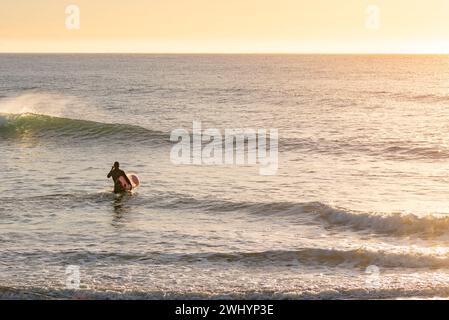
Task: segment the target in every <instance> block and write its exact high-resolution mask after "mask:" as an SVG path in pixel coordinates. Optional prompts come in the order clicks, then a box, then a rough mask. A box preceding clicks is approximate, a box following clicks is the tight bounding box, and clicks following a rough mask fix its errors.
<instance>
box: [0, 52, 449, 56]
mask: <svg viewBox="0 0 449 320" xmlns="http://www.w3.org/2000/svg"><path fill="white" fill-rule="evenodd" d="M0 54H146V55H435V56H436V55H441V56H443V55H449V52H444V53H443V52H441V53H439V52H143V51H142V52H127V51H110V52H109V51H91V52H90V51H0Z"/></svg>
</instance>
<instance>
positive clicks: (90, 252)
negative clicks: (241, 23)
mask: <svg viewBox="0 0 449 320" xmlns="http://www.w3.org/2000/svg"><path fill="white" fill-rule="evenodd" d="M448 79H449V57H448V56H438V55H433V56H426V55H145V54H135V55H128V54H82V55H76V54H42V55H39V54H1V55H0V177H1V183H0V194H1V198H0V298H3V299H178V298H183V299H222V298H231V299H233V298H236V299H400V298H426V299H427V298H436V297H449V256H448V251H449V215H448V214H449V207H448V195H449V175H448V173H449V143H448V137H449V120H448V119H449V108H448V103H449V92H448V87H449V80H448ZM195 121H196V122H201V126H202V128H203V130H206V129H209V128H216V129H218V130H222V132H224V130H226V129H234V128H252V129H254V130H259V129H271V128H272V129H276V130H277V131H278V134H279V137H278V168H277V171H276V173H275V174H273V175H261V174H260V171H259V169H260V168H259V167H258V166H255V165H237V164H235V165H220V164H215V165H204V164H202V165H195V164H175V163H173V161H172V159H171V156H170V155H171V150H172V148H173V146H174V142H173V141H170V136H171V133H172V132H173V130H176V129H184V130H187V131H188V132H191V131H192V126H193V123H194V122H195ZM114 161H120V164H121V168H122V169H124V170H125V171H126V172H134V173H136V174H137V175H138V176H139V177H140V180H141V186H140V187H139V188H138V189H136V190H134V191H133V192H132V193H131V194H126V195H115V194H113V192H112V188H113V185H112V182H111V181H110V180H108V179H107V178H106V175H107V174H108V172H109V170H110V168H111V166H112V164H113V162H114Z"/></svg>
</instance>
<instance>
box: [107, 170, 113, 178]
mask: <svg viewBox="0 0 449 320" xmlns="http://www.w3.org/2000/svg"><path fill="white" fill-rule="evenodd" d="M112 170H114V169H111V171H109V173H108V179H109V178H110V177H111V176H112Z"/></svg>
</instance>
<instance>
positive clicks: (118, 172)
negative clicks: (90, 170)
mask: <svg viewBox="0 0 449 320" xmlns="http://www.w3.org/2000/svg"><path fill="white" fill-rule="evenodd" d="M122 176H123V177H124V178H125V179H126V182H128V183H129V185H130V186H131V188H132V183H131V181H129V179H128V177H127V176H126V174H125V171H123V170H120V169H117V168H113V169H111V172H109V174H108V178H110V177H112V180H114V192H115V193H121V192H125V191H126V190H123V188H122V185H121V184H120V182H119V180H118V179H119V178H120V177H122Z"/></svg>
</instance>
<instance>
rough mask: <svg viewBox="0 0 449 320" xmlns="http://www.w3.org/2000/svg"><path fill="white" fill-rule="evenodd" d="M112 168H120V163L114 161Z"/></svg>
mask: <svg viewBox="0 0 449 320" xmlns="http://www.w3.org/2000/svg"><path fill="white" fill-rule="evenodd" d="M114 168H116V169H118V168H120V163H118V161H116V162H114Z"/></svg>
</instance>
